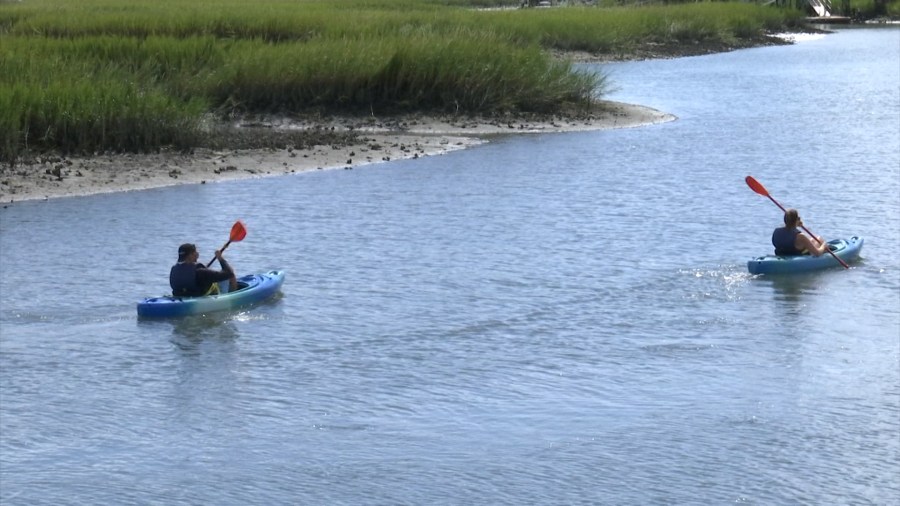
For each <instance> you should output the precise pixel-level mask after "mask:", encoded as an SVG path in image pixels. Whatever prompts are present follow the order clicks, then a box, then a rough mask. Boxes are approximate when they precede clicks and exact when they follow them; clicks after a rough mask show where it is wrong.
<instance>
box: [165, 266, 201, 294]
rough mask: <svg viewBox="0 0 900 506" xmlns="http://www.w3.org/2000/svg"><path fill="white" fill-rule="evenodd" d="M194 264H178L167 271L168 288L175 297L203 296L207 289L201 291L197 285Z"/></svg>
mask: <svg viewBox="0 0 900 506" xmlns="http://www.w3.org/2000/svg"><path fill="white" fill-rule="evenodd" d="M197 267H198V264H197V263H196V262H178V263H177V264H175V265H173V266H172V269H171V270H170V271H169V286H171V287H172V295H174V296H175V297H197V296H200V295H205V294H206V291H207V290H208V289H209V288H206V289H205V290H204V289H201V288H200V286H199V285H198V284H197Z"/></svg>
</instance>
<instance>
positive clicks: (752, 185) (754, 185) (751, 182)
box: [744, 176, 850, 269]
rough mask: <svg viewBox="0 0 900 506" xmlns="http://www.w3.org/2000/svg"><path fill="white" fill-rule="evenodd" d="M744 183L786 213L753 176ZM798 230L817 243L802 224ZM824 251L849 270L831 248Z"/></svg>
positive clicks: (814, 237) (845, 263)
mask: <svg viewBox="0 0 900 506" xmlns="http://www.w3.org/2000/svg"><path fill="white" fill-rule="evenodd" d="M744 181H746V182H747V186H749V187H750V189H751V190H753V191H755V192H756V193H758V194H760V195H762V196H763V197H768V198H769V200H771V201H772V202H774V203H775V205H776V206H778V207H779V208H781V210H782V211H784V212H787V209H785V208H784V206H782V205H781V204H779V203H778V201H777V200H775V199H774V198H772V196H771V195H769V192H768V191H766V187H765V186H763V185H762V184H760V183H759V181H757V180H755V179H753V176H747V177H746V178H744ZM800 228H802V229H803V230H804V231H805V232H806V233H807V234H809V236H810V237H812V238H813V240H814V241H816V242H819V239H818V238H817V237H816V236H815V234H813V233H812V232H810V231H809V229H808V228H806V227H805V226H804V225H803V223H802V222H801V223H800ZM825 250H826V251H828V253H831V256H833V257H834V259H835V260H837V261H838V262H840V263H841V265H843V266H844V268H845V269H849V268H850V266H849V265H847V262H844V261H843V260H841V259H840V258H838V256H837V255H835V254H834V251H831V248H825Z"/></svg>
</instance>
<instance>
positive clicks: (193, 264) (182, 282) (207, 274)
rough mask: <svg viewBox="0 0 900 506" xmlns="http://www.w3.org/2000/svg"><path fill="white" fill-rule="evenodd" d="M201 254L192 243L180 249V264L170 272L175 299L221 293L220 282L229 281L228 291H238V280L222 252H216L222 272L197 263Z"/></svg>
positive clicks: (170, 283) (174, 266)
mask: <svg viewBox="0 0 900 506" xmlns="http://www.w3.org/2000/svg"><path fill="white" fill-rule="evenodd" d="M199 258H200V252H199V251H197V247H196V246H194V245H193V244H191V243H185V244H182V245H181V246H179V247H178V263H177V264H175V265H173V266H172V270H170V271H169V285H170V286H171V287H172V295H174V296H175V297H199V296H201V295H215V294H217V293H219V281H225V280H226V279H227V280H228V291H229V292H233V291H235V290H237V278H236V277H235V275H234V270H233V269H232V268H231V265H229V264H228V262H226V261H225V257H223V256H222V251H221V250H216V258H217V259H218V260H219V263H220V264H221V265H222V270H221V271H217V270H215V269H210V268H208V267H206V266H205V265H203V264H202V263H199V262H197V260H198V259H199Z"/></svg>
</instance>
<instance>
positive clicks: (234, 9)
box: [0, 0, 798, 161]
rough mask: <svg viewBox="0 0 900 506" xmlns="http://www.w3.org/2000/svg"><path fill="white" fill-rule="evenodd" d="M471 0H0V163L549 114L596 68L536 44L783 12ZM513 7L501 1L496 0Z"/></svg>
mask: <svg viewBox="0 0 900 506" xmlns="http://www.w3.org/2000/svg"><path fill="white" fill-rule="evenodd" d="M497 3H498V2H491V1H487V0H485V1H477V0H456V1H452V0H445V1H441V0H257V1H255V2H246V1H245V0H209V1H206V2H196V1H190V0H138V1H124V0H27V1H23V2H13V3H10V2H4V3H0V160H6V161H11V160H15V159H16V157H17V156H20V155H21V154H23V153H26V152H30V151H42V150H59V151H62V152H66V153H71V152H77V153H95V152H102V151H135V152H139V151H150V150H156V149H159V148H160V147H163V146H176V147H190V146H191V145H194V144H195V143H196V142H198V139H199V133H200V125H201V123H202V120H203V119H204V118H205V117H206V116H208V115H209V114H210V113H213V114H218V115H230V114H245V113H262V112H273V113H287V114H303V113H308V112H313V111H315V112H320V113H321V112H326V113H330V112H347V113H367V114H368V113H375V114H392V113H399V112H409V111H424V112H453V113H464V114H494V113H531V112H537V113H545V112H556V111H559V110H561V109H571V108H572V107H583V108H586V107H588V106H589V105H590V104H591V103H592V102H593V101H594V100H595V99H596V97H598V96H601V97H602V95H603V93H604V92H605V91H606V90H607V88H608V86H609V83H608V81H607V78H606V76H604V75H602V74H600V75H597V74H593V73H590V74H589V73H584V72H581V71H578V70H576V68H575V67H573V65H571V64H570V63H568V62H566V61H560V60H557V59H554V58H552V57H551V56H550V53H549V52H548V51H547V50H548V49H557V50H564V51H566V50H585V51H591V52H595V53H621V52H627V51H629V50H630V49H631V48H633V47H636V46H638V45H639V44H642V43H646V42H647V41H653V42H658V43H664V44H671V43H682V42H697V41H700V42H723V43H728V42H730V41H734V40H738V39H745V40H746V39H753V38H756V37H761V36H762V35H763V34H764V32H766V31H770V30H780V29H783V28H784V27H786V26H789V25H791V24H793V23H795V22H796V20H797V19H798V15H797V14H796V13H794V12H793V11H785V10H780V9H774V8H764V7H758V6H754V5H749V4H735V3H702V4H687V5H674V6H669V7H665V6H653V7H646V8H561V9H513V10H480V9H473V8H470V7H483V6H491V5H496V4H497ZM500 3H506V4H509V3H510V2H500Z"/></svg>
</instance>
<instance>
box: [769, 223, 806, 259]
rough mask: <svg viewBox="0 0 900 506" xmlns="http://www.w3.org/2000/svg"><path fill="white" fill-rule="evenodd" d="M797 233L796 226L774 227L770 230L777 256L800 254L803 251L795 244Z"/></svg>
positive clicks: (798, 232) (798, 233)
mask: <svg viewBox="0 0 900 506" xmlns="http://www.w3.org/2000/svg"><path fill="white" fill-rule="evenodd" d="M798 235H800V231H799V230H797V229H796V228H787V227H781V228H776V229H775V231H774V232H772V246H775V254H776V255H778V256H794V255H802V254H803V251H801V250H799V249H797V246H795V244H796V243H797V236H798Z"/></svg>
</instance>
